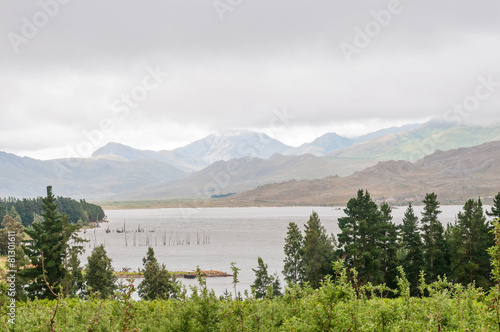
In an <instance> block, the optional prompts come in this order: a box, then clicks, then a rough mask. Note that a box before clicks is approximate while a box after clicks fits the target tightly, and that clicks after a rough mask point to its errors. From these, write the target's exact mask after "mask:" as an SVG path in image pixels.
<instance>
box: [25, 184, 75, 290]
mask: <svg viewBox="0 0 500 332" xmlns="http://www.w3.org/2000/svg"><path fill="white" fill-rule="evenodd" d="M55 201H56V198H55V197H54V195H53V194H52V187H51V186H48V187H47V196H46V197H45V198H43V199H42V210H43V213H42V217H43V222H42V223H40V224H39V223H34V224H32V229H26V230H25V232H26V234H28V235H29V236H30V237H31V240H30V241H28V243H27V245H26V246H24V247H23V249H24V251H25V253H26V255H27V256H28V258H29V259H30V260H31V264H32V265H33V267H32V268H27V269H24V270H23V271H22V272H21V273H20V275H21V276H22V277H24V278H26V280H29V281H30V282H29V283H28V286H27V288H26V289H27V292H28V294H29V295H30V296H31V297H32V298H34V297H38V298H41V299H44V298H47V299H54V298H55V296H54V295H53V294H52V292H51V291H50V290H49V288H48V287H47V285H46V283H45V280H44V276H43V271H42V266H44V267H45V278H46V280H47V283H48V284H49V285H50V287H52V288H53V290H54V291H56V292H61V291H62V289H63V288H64V285H63V280H64V279H65V277H66V269H65V266H64V262H65V259H66V256H67V249H68V241H69V239H70V238H71V236H73V235H74V232H75V231H76V228H74V227H72V226H73V225H71V226H70V225H69V224H68V223H67V216H66V215H61V214H59V212H58V210H57V204H56V203H55ZM42 259H43V264H42Z"/></svg>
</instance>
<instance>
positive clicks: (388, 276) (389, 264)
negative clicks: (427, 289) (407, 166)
mask: <svg viewBox="0 0 500 332" xmlns="http://www.w3.org/2000/svg"><path fill="white" fill-rule="evenodd" d="M380 212H381V213H382V222H381V225H380V227H381V237H380V240H381V241H380V247H381V249H382V258H383V266H384V282H385V283H386V284H387V286H388V287H390V288H396V287H397V281H396V277H397V275H398V270H397V268H398V266H399V261H398V250H399V247H400V245H399V243H398V236H399V230H398V227H397V226H396V225H395V224H394V223H393V222H392V209H391V207H390V206H389V204H387V203H385V202H384V203H382V205H381V206H380Z"/></svg>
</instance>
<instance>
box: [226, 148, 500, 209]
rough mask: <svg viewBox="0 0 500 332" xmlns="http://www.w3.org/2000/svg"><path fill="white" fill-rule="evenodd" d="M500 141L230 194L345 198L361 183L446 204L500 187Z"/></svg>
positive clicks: (245, 200) (392, 195) (307, 200)
mask: <svg viewBox="0 0 500 332" xmlns="http://www.w3.org/2000/svg"><path fill="white" fill-rule="evenodd" d="M499 160H500V141H495V142H489V143H485V144H482V145H479V146H475V147H472V148H460V149H455V150H450V151H446V152H443V151H436V152H435V153H433V154H432V155H429V156H427V157H425V158H423V159H421V160H419V161H417V162H415V163H410V162H407V161H386V162H379V163H378V164H377V165H375V166H372V167H369V168H367V169H365V170H362V171H359V172H356V173H354V174H352V175H350V176H347V177H327V178H323V179H320V180H301V181H287V182H282V183H278V184H270V185H265V186H261V187H258V188H256V189H254V190H251V191H248V192H244V193H241V194H238V195H235V196H233V197H231V198H227V201H231V203H232V204H235V203H237V204H239V205H255V204H258V205H281V204H290V205H295V204H300V205H302V204H305V205H318V204H345V203H346V202H347V201H348V200H349V199H350V198H351V197H353V195H355V193H356V191H357V190H358V189H367V190H368V191H369V192H370V193H371V194H372V197H374V198H375V199H377V200H379V201H388V202H390V203H393V204H402V203H406V202H408V201H413V202H417V201H420V200H422V199H423V197H424V195H425V193H426V192H435V193H436V194H437V195H438V197H439V198H440V201H441V203H443V204H453V203H456V204H462V203H463V202H464V201H465V200H467V199H469V198H475V197H478V196H481V197H483V198H486V201H488V199H490V198H491V197H493V196H494V195H495V194H496V193H498V192H499V191H500V161H499Z"/></svg>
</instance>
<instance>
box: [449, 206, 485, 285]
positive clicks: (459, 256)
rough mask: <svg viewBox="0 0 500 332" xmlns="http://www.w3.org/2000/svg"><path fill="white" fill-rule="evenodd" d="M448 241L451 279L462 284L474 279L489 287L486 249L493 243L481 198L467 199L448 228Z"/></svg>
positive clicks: (478, 283)
mask: <svg viewBox="0 0 500 332" xmlns="http://www.w3.org/2000/svg"><path fill="white" fill-rule="evenodd" d="M449 242H450V253H451V269H452V274H451V276H452V279H453V280H454V281H455V282H459V283H462V284H464V285H466V284H470V283H473V282H475V283H476V285H478V286H480V287H483V288H484V289H488V288H489V287H490V286H491V280H490V257H489V255H488V253H487V249H488V248H489V247H491V246H492V245H493V244H494V237H493V234H492V233H491V227H490V226H489V223H488V222H487V221H486V217H485V215H484V211H483V205H482V203H481V199H478V200H477V201H475V200H473V199H470V200H468V201H467V202H466V203H465V205H464V207H463V211H461V212H459V213H458V216H457V221H456V223H455V225H454V226H453V227H451V236H450V240H449Z"/></svg>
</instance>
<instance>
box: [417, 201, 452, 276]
mask: <svg viewBox="0 0 500 332" xmlns="http://www.w3.org/2000/svg"><path fill="white" fill-rule="evenodd" d="M422 203H424V204H425V206H424V211H423V212H422V219H421V224H422V227H421V229H422V231H423V240H424V244H423V247H422V248H423V254H424V270H425V272H426V274H427V276H428V277H429V280H430V281H431V282H434V281H436V279H437V276H438V275H441V276H444V275H445V274H446V273H447V272H448V271H449V267H448V263H447V261H446V258H445V251H446V241H445V239H444V229H443V225H442V224H441V222H440V221H439V219H438V215H439V214H440V213H441V211H440V210H438V209H439V204H440V203H439V202H438V200H437V196H436V194H434V193H428V194H426V195H425V199H424V200H423V201H422Z"/></svg>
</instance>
